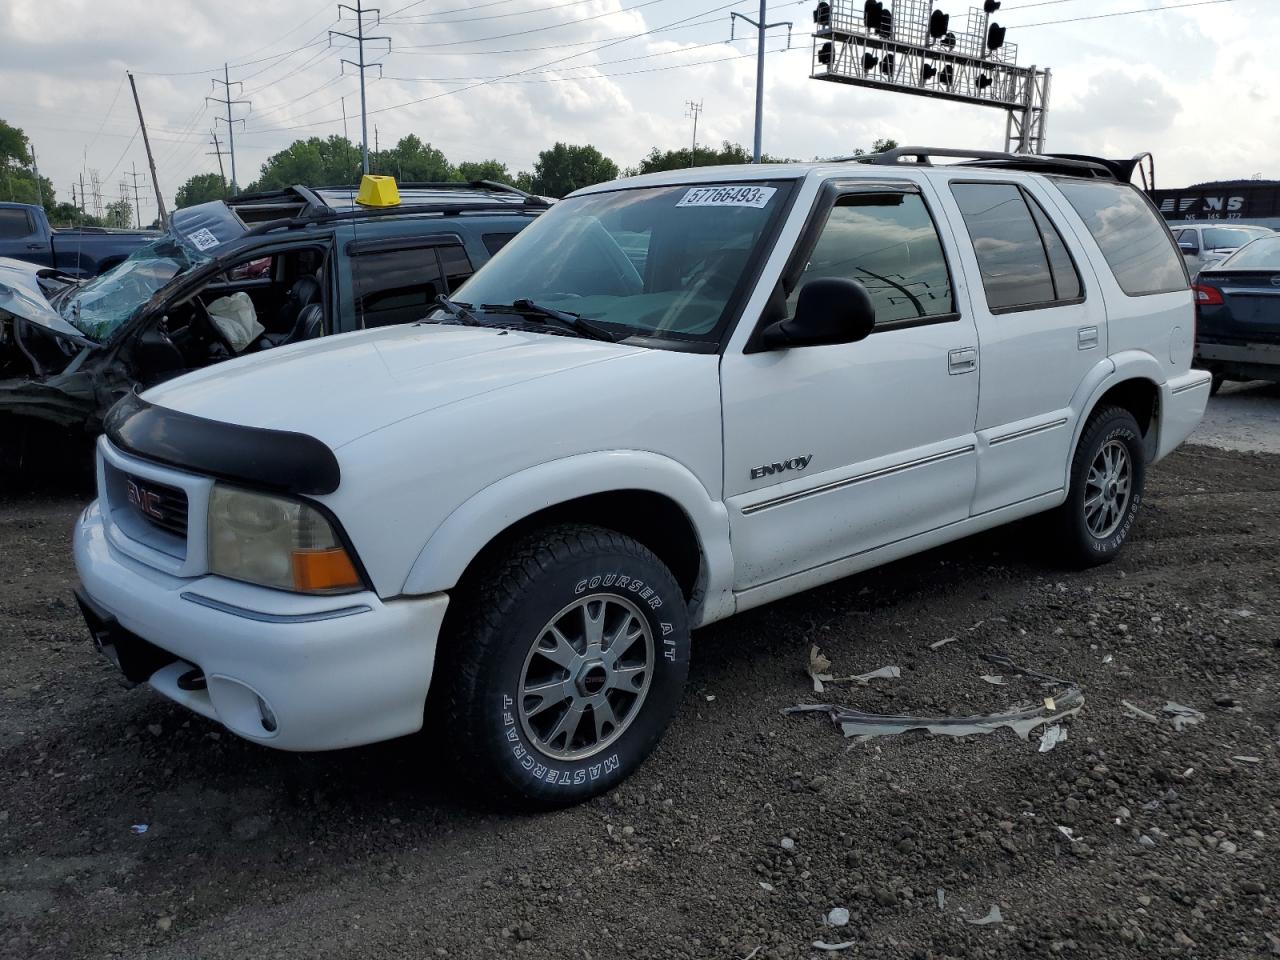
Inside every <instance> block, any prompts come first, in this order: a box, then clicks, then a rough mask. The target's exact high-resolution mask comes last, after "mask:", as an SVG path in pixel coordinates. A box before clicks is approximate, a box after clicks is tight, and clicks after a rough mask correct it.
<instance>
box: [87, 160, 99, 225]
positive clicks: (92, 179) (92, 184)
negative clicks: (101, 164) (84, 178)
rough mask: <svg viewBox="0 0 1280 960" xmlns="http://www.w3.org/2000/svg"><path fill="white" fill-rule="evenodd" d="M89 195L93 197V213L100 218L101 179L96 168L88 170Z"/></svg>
mask: <svg viewBox="0 0 1280 960" xmlns="http://www.w3.org/2000/svg"><path fill="white" fill-rule="evenodd" d="M89 196H91V197H93V215H94V216H95V217H97V218H98V219H99V220H101V219H102V180H101V179H99V177H98V171H97V170H90V171H89Z"/></svg>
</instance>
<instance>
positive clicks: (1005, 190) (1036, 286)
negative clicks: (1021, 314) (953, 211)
mask: <svg viewBox="0 0 1280 960" xmlns="http://www.w3.org/2000/svg"><path fill="white" fill-rule="evenodd" d="M951 193H952V194H953V195H954V196H955V198H956V203H957V204H958V205H959V207H960V213H961V214H962V215H963V216H964V224H965V227H966V228H967V229H968V231H969V237H970V239H971V240H972V241H973V250H974V253H976V254H977V256H978V269H979V271H981V273H982V286H983V288H984V289H985V290H986V291H987V306H989V307H990V308H991V309H992V310H999V309H1001V308H1007V307H1021V306H1030V305H1032V304H1040V303H1051V302H1052V301H1053V300H1054V299H1055V298H1054V294H1053V278H1052V276H1050V274H1049V260H1048V257H1047V255H1046V254H1045V245H1044V244H1043V243H1042V242H1041V240H1040V231H1039V230H1038V229H1037V228H1036V224H1035V221H1034V220H1033V219H1032V218H1031V210H1030V209H1029V208H1028V207H1027V202H1026V201H1025V200H1024V199H1023V198H1022V191H1021V190H1019V189H1018V188H1017V187H1016V186H1014V185H1013V184H1011V183H953V184H952V185H951ZM1059 242H1061V241H1059Z"/></svg>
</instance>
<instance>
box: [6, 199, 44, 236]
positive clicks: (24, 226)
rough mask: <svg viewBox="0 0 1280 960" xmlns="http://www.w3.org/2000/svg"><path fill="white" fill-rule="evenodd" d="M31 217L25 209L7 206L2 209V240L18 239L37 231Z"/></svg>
mask: <svg viewBox="0 0 1280 960" xmlns="http://www.w3.org/2000/svg"><path fill="white" fill-rule="evenodd" d="M35 232H36V231H35V228H34V227H33V226H32V225H31V217H30V215H28V213H27V211H25V210H18V209H15V208H13V207H6V208H5V209H3V210H0V240H17V239H18V238H20V237H29V236H31V234H33V233H35Z"/></svg>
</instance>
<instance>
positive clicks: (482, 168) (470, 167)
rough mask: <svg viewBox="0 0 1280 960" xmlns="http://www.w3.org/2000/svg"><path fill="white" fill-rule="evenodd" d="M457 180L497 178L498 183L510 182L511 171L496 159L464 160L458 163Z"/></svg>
mask: <svg viewBox="0 0 1280 960" xmlns="http://www.w3.org/2000/svg"><path fill="white" fill-rule="evenodd" d="M457 177H458V179H459V180H465V181H467V182H470V181H472V180H497V181H498V182H499V183H510V182H511V173H510V171H508V170H507V165H506V164H505V163H502V162H501V161H498V160H464V161H463V162H462V163H460V164H458V169H457Z"/></svg>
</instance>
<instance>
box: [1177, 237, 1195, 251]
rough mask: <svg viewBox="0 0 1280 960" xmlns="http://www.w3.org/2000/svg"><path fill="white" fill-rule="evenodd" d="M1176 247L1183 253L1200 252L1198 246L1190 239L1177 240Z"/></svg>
mask: <svg viewBox="0 0 1280 960" xmlns="http://www.w3.org/2000/svg"><path fill="white" fill-rule="evenodd" d="M1178 249H1179V250H1181V251H1182V252H1183V253H1199V252H1200V248H1199V247H1198V246H1196V245H1195V244H1194V243H1192V242H1191V241H1190V240H1182V241H1179V243H1178Z"/></svg>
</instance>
